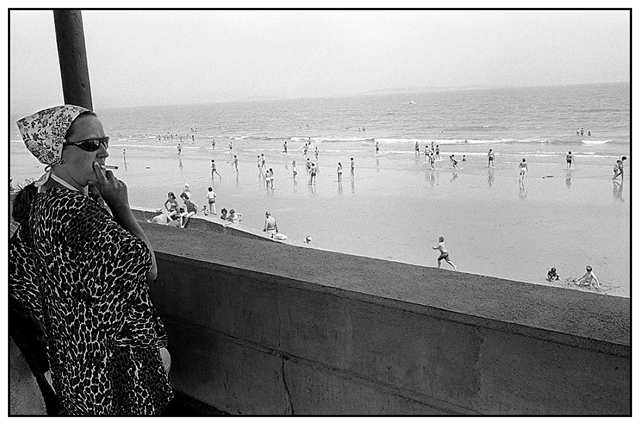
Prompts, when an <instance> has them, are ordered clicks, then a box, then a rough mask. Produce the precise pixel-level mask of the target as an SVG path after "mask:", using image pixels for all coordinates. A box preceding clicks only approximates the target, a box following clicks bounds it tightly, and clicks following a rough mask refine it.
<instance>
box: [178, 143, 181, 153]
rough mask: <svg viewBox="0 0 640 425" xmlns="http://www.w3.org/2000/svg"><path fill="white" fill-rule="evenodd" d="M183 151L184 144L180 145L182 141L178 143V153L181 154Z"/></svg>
mask: <svg viewBox="0 0 640 425" xmlns="http://www.w3.org/2000/svg"><path fill="white" fill-rule="evenodd" d="M181 152H182V146H181V145H180V143H178V155H180V153H181Z"/></svg>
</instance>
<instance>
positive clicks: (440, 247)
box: [431, 236, 458, 270]
mask: <svg viewBox="0 0 640 425" xmlns="http://www.w3.org/2000/svg"><path fill="white" fill-rule="evenodd" d="M431 248H432V249H434V250H438V251H440V256H439V257H438V268H440V263H441V262H442V260H444V261H446V262H447V263H449V264H450V265H451V267H453V270H458V268H457V267H456V265H455V264H453V263H452V262H451V260H450V259H449V251H447V248H445V246H444V237H443V236H440V237H439V238H438V245H436V246H432V247H431Z"/></svg>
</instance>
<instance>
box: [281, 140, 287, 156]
mask: <svg viewBox="0 0 640 425" xmlns="http://www.w3.org/2000/svg"><path fill="white" fill-rule="evenodd" d="M282 147H283V148H284V153H287V141H286V140H285V141H284V145H282Z"/></svg>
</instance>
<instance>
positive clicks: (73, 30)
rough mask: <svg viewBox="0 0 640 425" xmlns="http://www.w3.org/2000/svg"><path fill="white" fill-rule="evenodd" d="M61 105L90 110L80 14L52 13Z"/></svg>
mask: <svg viewBox="0 0 640 425" xmlns="http://www.w3.org/2000/svg"><path fill="white" fill-rule="evenodd" d="M53 21H54V23H55V28H56V41H57V43H58V59H59V60H60V75H61V77H62V91H63V93H64V103H65V104H71V105H78V106H82V107H84V108H87V109H90V110H93V102H92V101H91V84H90V83H89V67H88V65H87V50H86V47H85V44H84V28H83V27H82V12H81V11H80V10H69V9H60V10H54V11H53Z"/></svg>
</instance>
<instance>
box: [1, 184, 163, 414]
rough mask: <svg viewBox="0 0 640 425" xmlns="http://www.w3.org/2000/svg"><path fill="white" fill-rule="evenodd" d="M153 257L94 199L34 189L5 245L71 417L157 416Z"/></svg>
mask: <svg viewBox="0 0 640 425" xmlns="http://www.w3.org/2000/svg"><path fill="white" fill-rule="evenodd" d="M150 266H151V254H150V252H149V250H148V249H147V247H146V245H145V244H144V242H143V241H141V240H140V239H139V238H137V237H136V236H133V235H132V234H131V233H129V232H128V231H126V230H125V229H123V228H122V227H121V226H120V225H118V224H117V223H116V222H115V221H114V220H113V218H112V217H111V215H110V214H109V212H108V211H107V210H106V209H105V208H103V207H102V206H101V205H100V204H99V203H98V202H96V200H95V199H92V198H90V197H87V196H85V195H83V194H81V193H79V192H76V191H71V190H68V189H65V188H51V189H49V190H48V191H47V192H45V193H40V194H38V195H37V197H36V199H35V200H34V202H33V203H32V205H31V208H30V218H29V226H28V229H19V230H18V231H17V232H16V233H15V234H14V236H13V237H12V239H11V244H10V267H9V268H10V280H9V283H10V293H11V295H12V296H14V297H15V298H17V299H18V300H19V301H20V302H21V303H22V304H23V305H24V306H25V307H27V308H28V309H29V310H31V311H32V312H33V314H34V315H35V316H36V317H37V318H38V319H39V320H40V321H41V323H42V325H43V328H44V330H45V333H46V337H47V344H48V352H49V364H50V368H51V371H52V379H53V386H54V389H55V391H56V393H57V394H58V396H59V397H60V399H61V402H62V404H63V406H64V407H65V409H66V412H67V413H68V414H70V415H154V414H160V413H161V412H162V411H163V410H164V408H165V406H166V405H167V403H168V402H169V401H170V400H171V398H172V396H173V393H172V390H171V386H170V385H169V381H168V378H167V375H166V373H165V370H164V366H163V364H162V358H161V356H160V353H159V348H161V347H166V344H167V336H166V332H165V330H164V326H163V324H162V322H161V320H160V318H159V316H158V314H157V312H156V310H155V308H154V307H153V304H152V303H151V300H150V298H149V292H148V289H149V288H148V285H147V282H146V276H147V272H148V271H149V267H150Z"/></svg>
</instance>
